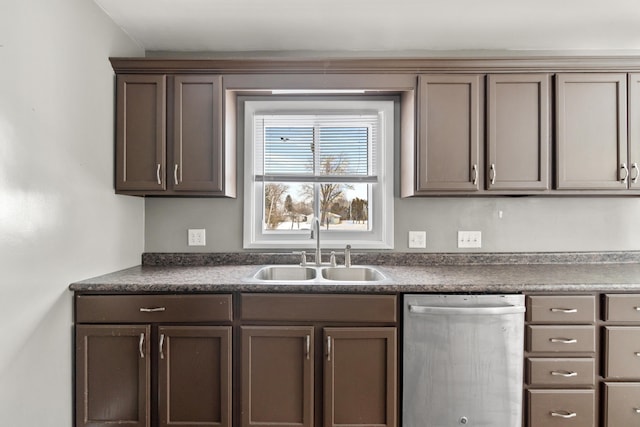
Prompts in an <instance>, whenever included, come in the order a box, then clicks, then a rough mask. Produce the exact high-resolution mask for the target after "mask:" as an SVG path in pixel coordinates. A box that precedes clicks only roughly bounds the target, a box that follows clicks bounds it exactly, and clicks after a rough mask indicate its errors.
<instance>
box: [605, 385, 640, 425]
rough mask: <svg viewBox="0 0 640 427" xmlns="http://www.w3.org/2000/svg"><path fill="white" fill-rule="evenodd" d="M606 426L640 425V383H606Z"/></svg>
mask: <svg viewBox="0 0 640 427" xmlns="http://www.w3.org/2000/svg"><path fill="white" fill-rule="evenodd" d="M604 400H605V402H606V403H605V406H604V420H605V424H604V425H605V427H628V426H637V425H640V383H605V384H604Z"/></svg>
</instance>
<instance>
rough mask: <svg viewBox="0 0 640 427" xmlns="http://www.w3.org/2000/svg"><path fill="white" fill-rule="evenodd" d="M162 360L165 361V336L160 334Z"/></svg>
mask: <svg viewBox="0 0 640 427" xmlns="http://www.w3.org/2000/svg"><path fill="white" fill-rule="evenodd" d="M160 359H164V334H160Z"/></svg>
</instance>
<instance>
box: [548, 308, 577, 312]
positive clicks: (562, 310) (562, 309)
mask: <svg viewBox="0 0 640 427" xmlns="http://www.w3.org/2000/svg"><path fill="white" fill-rule="evenodd" d="M551 312H553V313H577V312H578V309H577V308H552V309H551Z"/></svg>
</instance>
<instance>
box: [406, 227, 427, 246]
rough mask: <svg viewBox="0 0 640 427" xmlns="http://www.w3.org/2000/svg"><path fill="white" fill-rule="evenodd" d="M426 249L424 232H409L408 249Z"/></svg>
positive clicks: (425, 233) (425, 234)
mask: <svg viewBox="0 0 640 427" xmlns="http://www.w3.org/2000/svg"><path fill="white" fill-rule="evenodd" d="M426 247H427V232H426V231H410V232H409V248H411V249H423V248H426Z"/></svg>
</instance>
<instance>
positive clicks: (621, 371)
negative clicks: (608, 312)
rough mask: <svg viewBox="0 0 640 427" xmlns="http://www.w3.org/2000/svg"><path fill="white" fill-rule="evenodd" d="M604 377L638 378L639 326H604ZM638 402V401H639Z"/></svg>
mask: <svg viewBox="0 0 640 427" xmlns="http://www.w3.org/2000/svg"><path fill="white" fill-rule="evenodd" d="M604 334H605V345H606V347H605V355H606V360H605V366H604V376H605V377H606V378H617V379H619V378H627V379H628V378H633V379H639V378H640V357H639V356H640V327H638V326H606V327H605V328H604ZM639 404H640V402H639Z"/></svg>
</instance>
